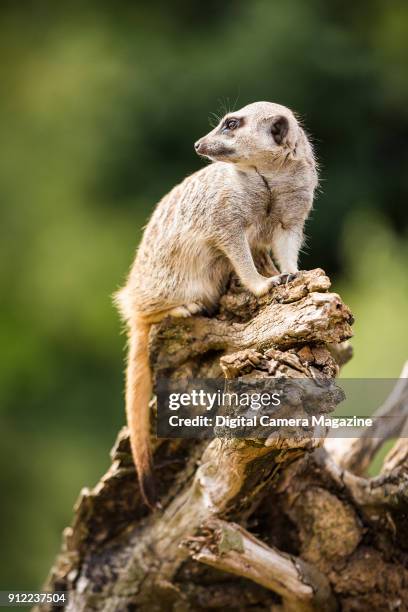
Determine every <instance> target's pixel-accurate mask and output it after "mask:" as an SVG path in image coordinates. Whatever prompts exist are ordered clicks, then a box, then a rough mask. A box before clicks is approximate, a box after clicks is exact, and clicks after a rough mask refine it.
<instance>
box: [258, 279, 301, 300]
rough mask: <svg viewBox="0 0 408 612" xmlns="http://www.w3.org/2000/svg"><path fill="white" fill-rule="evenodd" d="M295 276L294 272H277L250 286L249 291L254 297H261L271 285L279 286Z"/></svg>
mask: <svg viewBox="0 0 408 612" xmlns="http://www.w3.org/2000/svg"><path fill="white" fill-rule="evenodd" d="M294 278H296V274H277V275H276V276H271V277H270V278H266V279H265V280H262V281H261V282H260V283H258V284H257V285H256V286H255V287H253V288H251V291H252V293H253V294H254V295H256V297H261V296H262V295H265V294H266V293H268V291H270V290H271V289H272V288H273V287H279V285H285V284H286V283H289V282H290V281H291V280H293V279H294Z"/></svg>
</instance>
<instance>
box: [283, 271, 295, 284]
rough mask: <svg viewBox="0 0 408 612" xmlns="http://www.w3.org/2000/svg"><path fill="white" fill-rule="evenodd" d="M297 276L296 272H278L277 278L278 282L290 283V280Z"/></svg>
mask: <svg viewBox="0 0 408 612" xmlns="http://www.w3.org/2000/svg"><path fill="white" fill-rule="evenodd" d="M296 276H297V272H295V273H294V274H280V275H279V279H280V284H281V285H287V284H288V283H290V281H293V280H294V279H295V278H296Z"/></svg>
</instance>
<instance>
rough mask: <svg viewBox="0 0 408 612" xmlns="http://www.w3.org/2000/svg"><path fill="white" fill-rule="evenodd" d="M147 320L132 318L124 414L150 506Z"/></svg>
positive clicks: (152, 495)
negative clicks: (133, 319)
mask: <svg viewBox="0 0 408 612" xmlns="http://www.w3.org/2000/svg"><path fill="white" fill-rule="evenodd" d="M150 325H151V324H150V323H148V322H146V321H143V320H141V319H136V320H135V321H133V322H132V325H131V333H130V338H129V354H128V364H127V370H126V416H127V422H128V427H129V432H130V445H131V448H132V455H133V460H134V462H135V466H136V471H137V475H138V478H139V484H140V490H141V493H142V497H143V499H144V501H145V503H146V504H147V505H148V506H149V507H151V508H153V507H154V506H155V502H156V491H155V485H154V478H153V461H152V451H151V445H150V412H149V401H150V396H151V392H152V382H151V371H150V364H149V347H148V339H149V331H150Z"/></svg>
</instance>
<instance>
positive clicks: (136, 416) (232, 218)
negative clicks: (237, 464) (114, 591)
mask: <svg viewBox="0 0 408 612" xmlns="http://www.w3.org/2000/svg"><path fill="white" fill-rule="evenodd" d="M231 119H236V120H237V123H238V127H235V128H234V129H228V128H227V126H226V124H225V121H226V120H231ZM196 149H197V152H198V153H199V154H200V155H204V156H206V157H208V158H209V159H210V160H211V161H213V162H214V163H212V164H210V165H208V166H206V167H205V168H203V169H202V170H200V171H198V172H196V173H194V174H193V175H192V176H189V177H187V178H186V179H185V180H184V181H183V182H182V183H181V184H180V185H177V186H176V187H174V188H173V189H172V190H171V191H170V192H169V193H168V194H167V195H166V196H165V197H164V198H163V199H162V200H161V201H160V202H159V204H158V205H157V207H156V209H155V211H154V213H153V215H152V217H151V219H150V221H149V223H148V225H147V227H146V229H145V232H144V235H143V238H142V241H141V243H140V246H139V249H138V252H137V254H136V258H135V261H134V264H133V266H132V268H131V271H130V274H129V277H128V280H127V283H126V286H125V287H124V288H123V289H122V290H121V291H119V292H118V293H117V294H116V297H115V301H116V304H117V306H118V308H119V311H120V313H121V315H122V317H123V319H124V320H125V321H126V322H127V324H128V329H129V358H128V368H127V392H126V406H127V407H126V411H127V417H128V424H129V430H130V437H131V445H132V453H133V457H134V460H135V464H136V468H137V471H138V475H139V480H140V483H141V488H142V493H143V495H144V497H145V500H146V501H147V502H150V501H151V495H150V492H149V491H147V484H146V483H148V482H149V476H150V472H151V452H150V441H149V411H148V401H149V397H150V393H151V388H150V385H151V383H150V368H149V358H148V344H147V342H148V331H149V328H150V324H151V323H153V322H157V321H160V320H161V319H162V318H163V317H165V316H167V315H169V314H170V315H172V316H180V317H184V316H190V315H192V314H195V313H197V312H199V311H200V310H203V309H206V308H211V307H213V306H214V304H216V303H217V301H218V298H219V296H220V294H221V292H222V290H223V287H224V285H225V283H226V281H227V280H228V277H229V274H230V272H231V270H235V272H236V273H237V274H238V276H239V277H240V279H241V281H242V283H243V284H244V286H245V287H247V288H248V289H249V290H250V291H252V292H253V293H254V294H255V295H262V294H264V293H266V292H267V291H268V290H269V289H270V288H271V287H273V285H274V284H276V282H277V277H272V278H266V277H264V276H262V275H261V274H259V272H258V271H257V269H256V267H255V264H254V260H253V252H254V251H255V250H256V251H257V252H262V250H264V251H270V250H272V253H273V256H274V259H275V261H276V263H277V264H278V265H279V269H280V271H281V273H295V272H296V271H297V259H298V253H299V249H300V247H301V244H302V240H303V226H304V223H305V220H306V218H307V216H308V214H309V211H310V209H311V207H312V203H313V194H314V190H315V187H316V185H317V172H316V164H315V160H314V156H313V151H312V147H311V145H310V143H309V141H308V139H307V137H306V134H305V132H304V131H303V129H302V128H301V126H300V125H299V123H298V121H297V120H296V118H295V116H294V115H293V113H292V112H291V111H290V110H289V109H287V108H285V107H284V106H281V105H279V104H272V103H270V102H256V103H254V104H250V105H248V106H246V107H244V108H242V109H241V110H239V111H236V112H234V113H231V114H229V115H228V116H227V117H225V118H224V119H223V120H222V121H221V122H220V124H219V125H218V126H217V127H216V128H215V129H214V130H212V131H211V132H210V133H209V134H208V135H207V136H205V137H204V138H202V139H201V140H199V141H198V142H197V143H196Z"/></svg>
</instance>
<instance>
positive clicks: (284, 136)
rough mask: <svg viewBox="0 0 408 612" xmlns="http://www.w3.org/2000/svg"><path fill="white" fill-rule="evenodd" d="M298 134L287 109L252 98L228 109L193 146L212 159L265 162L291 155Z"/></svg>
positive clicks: (248, 163)
mask: <svg viewBox="0 0 408 612" xmlns="http://www.w3.org/2000/svg"><path fill="white" fill-rule="evenodd" d="M300 134H301V129H300V127H299V125H298V122H297V120H296V118H295V116H294V114H293V113H292V111H291V110H289V109H288V108H286V107H285V106H281V105H280V104H273V103H272V102H254V103H253V104H248V106H244V108H241V110H238V111H235V112H233V113H228V115H226V116H225V117H224V118H223V119H222V120H221V121H220V123H219V124H218V125H217V127H216V128H214V129H213V130H212V131H211V132H210V133H209V134H207V135H206V136H204V137H203V138H200V140H198V141H197V142H196V143H195V145H194V147H195V150H196V151H197V153H198V154H199V155H202V156H204V157H208V158H209V159H211V160H212V161H224V162H230V163H234V164H237V165H240V166H269V165H273V164H274V163H281V162H282V160H283V159H287V158H292V159H293V158H294V157H295V154H296V146H297V143H298V141H299V139H300Z"/></svg>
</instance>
